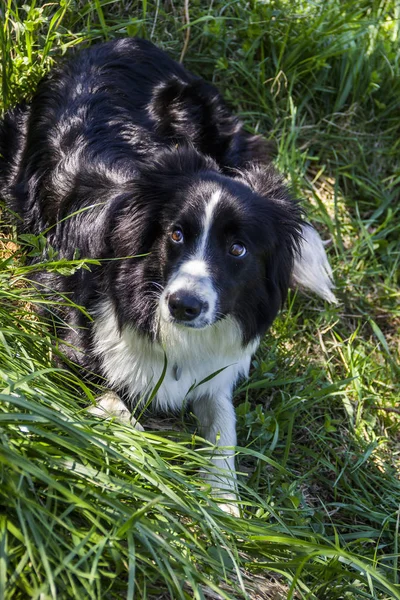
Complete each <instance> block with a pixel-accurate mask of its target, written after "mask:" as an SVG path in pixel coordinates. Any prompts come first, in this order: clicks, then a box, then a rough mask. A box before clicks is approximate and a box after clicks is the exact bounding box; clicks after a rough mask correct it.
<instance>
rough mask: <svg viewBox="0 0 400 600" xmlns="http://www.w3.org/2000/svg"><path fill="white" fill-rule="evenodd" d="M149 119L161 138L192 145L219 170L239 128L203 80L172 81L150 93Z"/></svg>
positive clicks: (239, 125) (218, 96) (210, 87)
mask: <svg viewBox="0 0 400 600" xmlns="http://www.w3.org/2000/svg"><path fill="white" fill-rule="evenodd" d="M149 115H150V117H151V119H152V121H153V123H154V127H155V130H156V131H157V133H159V134H160V135H162V136H163V137H169V138H171V139H172V140H174V141H177V142H180V141H185V142H189V143H191V144H193V145H194V146H195V147H196V148H197V149H198V150H200V152H202V153H204V154H208V155H210V156H212V157H213V158H214V159H215V160H216V161H217V162H218V163H219V164H220V165H221V166H225V163H226V160H225V157H226V156H227V155H228V154H229V152H231V146H232V144H233V140H234V139H235V138H236V136H237V133H238V131H239V130H241V128H242V126H241V123H240V122H239V121H238V119H237V118H236V117H235V116H234V115H233V114H232V113H231V111H230V110H229V109H228V108H227V106H226V105H225V102H224V100H223V98H222V97H221V95H220V94H219V92H218V90H217V89H216V88H215V87H214V86H213V85H211V84H209V83H206V82H205V81H203V80H202V79H193V80H192V81H191V82H190V83H189V82H185V81H182V80H181V79H179V78H178V77H172V78H170V79H168V80H167V81H165V82H163V83H161V84H159V85H158V86H157V87H156V88H155V89H154V91H153V94H152V99H151V101H150V105H149Z"/></svg>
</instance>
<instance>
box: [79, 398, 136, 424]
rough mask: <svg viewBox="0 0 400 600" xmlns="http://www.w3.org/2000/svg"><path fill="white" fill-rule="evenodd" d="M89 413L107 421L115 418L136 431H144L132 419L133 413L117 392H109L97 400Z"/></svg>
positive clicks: (89, 409)
mask: <svg viewBox="0 0 400 600" xmlns="http://www.w3.org/2000/svg"><path fill="white" fill-rule="evenodd" d="M88 412H89V413H90V414H92V415H96V416H98V417H104V418H105V419H109V418H111V417H115V418H116V419H118V421H121V423H129V424H130V425H132V427H134V428H135V429H138V430H139V431H144V429H143V427H142V426H141V425H140V423H139V422H138V421H137V420H136V419H135V418H134V417H132V414H131V412H130V411H129V410H128V409H127V408H126V406H125V404H124V403H123V402H122V400H121V399H120V397H119V396H118V395H117V394H116V393H115V392H111V391H109V392H106V393H105V394H103V395H102V396H100V397H99V398H97V403H96V405H95V406H91V407H90V408H88Z"/></svg>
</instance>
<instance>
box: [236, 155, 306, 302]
mask: <svg viewBox="0 0 400 600" xmlns="http://www.w3.org/2000/svg"><path fill="white" fill-rule="evenodd" d="M237 177H238V179H239V180H240V181H241V182H242V183H245V184H246V185H247V186H249V187H250V188H251V189H252V191H253V192H255V194H256V196H255V202H257V206H256V209H255V210H256V212H257V216H258V219H259V223H260V224H262V225H263V227H261V228H260V230H261V231H262V235H263V237H264V239H263V240H261V243H260V246H261V247H264V249H265V252H264V256H265V258H264V260H265V285H266V288H267V291H268V297H269V303H270V306H271V312H273V311H275V314H276V312H277V311H278V310H279V308H280V307H281V306H282V304H283V303H284V301H285V299H286V296H287V292H288V289H289V287H290V282H291V277H292V272H293V265H294V262H295V257H296V254H297V252H298V250H299V247H300V242H301V229H302V224H303V213H302V210H301V208H300V206H299V204H298V203H297V202H296V201H294V200H293V199H292V198H291V196H290V193H289V191H288V188H287V186H286V185H285V183H284V180H283V178H282V177H281V176H280V175H279V174H278V173H277V171H276V170H275V169H274V168H273V167H272V165H269V166H259V165H256V166H253V167H251V168H249V169H245V170H242V171H238V172H237Z"/></svg>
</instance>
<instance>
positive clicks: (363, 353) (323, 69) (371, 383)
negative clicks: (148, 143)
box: [0, 0, 400, 600]
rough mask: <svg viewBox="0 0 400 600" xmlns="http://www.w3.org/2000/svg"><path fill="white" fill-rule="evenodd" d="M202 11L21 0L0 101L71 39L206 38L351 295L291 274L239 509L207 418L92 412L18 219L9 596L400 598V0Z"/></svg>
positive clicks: (236, 103)
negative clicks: (321, 291)
mask: <svg viewBox="0 0 400 600" xmlns="http://www.w3.org/2000/svg"><path fill="white" fill-rule="evenodd" d="M189 17H190V37H188V28H187V24H185V20H184V7H183V3H182V2H175V3H173V4H172V3H171V4H170V3H163V2H157V3H153V2H145V1H143V2H128V1H127V0H122V1H119V2H116V1H113V0H108V1H104V0H96V1H95V2H91V3H85V2H84V0H75V1H72V0H71V1H68V0H66V1H65V2H60V3H47V2H46V3H45V2H42V1H40V2H39V1H37V2H30V3H29V4H28V3H27V4H25V5H23V4H22V3H21V2H17V0H6V2H4V3H3V5H2V6H1V8H0V53H1V56H0V59H1V102H0V108H2V109H6V108H8V107H9V106H12V105H13V104H15V103H16V102H17V101H18V100H20V99H22V98H23V97H29V95H30V94H31V93H32V91H33V90H34V89H35V86H36V84H37V82H38V81H39V79H40V78H41V77H42V75H43V74H44V73H45V72H46V70H47V69H48V68H50V67H51V65H52V64H53V62H54V60H56V58H57V56H59V55H60V54H62V53H65V52H67V51H68V49H69V48H70V47H71V46H76V45H83V44H88V43H94V42H97V41H101V40H104V39H111V38H113V37H116V36H123V35H140V36H142V37H147V38H148V39H152V41H154V42H155V43H157V44H159V45H160V46H161V47H163V48H164V49H166V50H167V51H168V52H169V53H170V54H171V55H172V56H173V57H175V58H177V59H179V56H180V55H181V52H182V49H183V48H184V45H185V39H186V40H187V39H189V43H188V45H187V48H186V51H185V52H184V54H185V56H184V63H185V65H186V66H187V67H188V68H189V69H191V70H192V71H194V72H196V73H198V74H200V75H202V76H204V77H205V78H207V79H208V80H210V81H213V82H214V83H215V84H216V85H218V87H219V88H220V89H221V90H222V92H223V93H224V95H225V96H226V98H227V99H228V100H229V102H230V103H231V104H232V106H233V107H234V108H235V109H236V110H237V112H238V113H240V115H241V117H242V119H243V120H244V121H245V123H246V125H247V126H248V128H249V129H250V130H253V131H258V132H260V133H263V134H264V135H265V136H266V137H267V138H269V139H271V141H273V142H274V144H275V146H276V163H277V165H278V167H279V168H280V169H281V170H282V171H283V172H284V173H285V174H286V176H287V178H288V180H289V181H290V183H291V185H292V187H293V189H294V191H295V193H296V194H297V195H298V196H299V197H301V198H303V199H304V205H305V206H306V208H307V210H308V212H309V215H310V218H311V219H312V220H313V222H314V223H315V224H316V226H317V227H318V229H319V230H320V231H321V233H322V235H323V237H325V238H330V239H331V240H332V243H331V245H330V247H329V256H330V260H331V262H332V265H333V268H334V272H335V279H336V283H337V295H338V297H339V299H340V304H339V305H338V306H327V305H324V304H323V302H322V301H319V300H318V299H316V298H312V297H308V296H304V295H300V293H298V292H296V293H291V294H290V297H289V300H288V303H287V308H286V309H285V311H284V312H283V313H282V315H281V316H280V318H279V319H278V320H277V321H276V323H275V325H274V327H273V330H272V331H271V333H270V334H269V335H268V336H267V337H266V338H265V340H264V341H263V343H262V347H261V348H260V351H259V352H258V353H257V356H256V357H255V359H254V362H253V369H252V372H251V376H250V379H249V381H247V382H245V383H243V384H242V385H241V386H240V388H239V389H238V391H237V394H236V406H237V415H238V433H239V444H240V447H239V448H238V470H239V472H240V473H241V475H240V484H241V497H242V499H243V516H242V518H240V519H235V518H233V517H231V516H229V515H226V514H224V513H223V512H222V511H221V510H219V508H218V505H217V503H216V501H213V500H212V499H211V498H210V497H209V493H208V492H209V490H207V489H204V485H203V484H202V481H201V478H200V477H199V474H198V472H199V470H200V469H201V467H202V466H204V464H205V463H206V461H207V450H208V448H207V447H206V445H205V444H204V442H202V441H201V440H199V439H198V438H195V437H193V435H192V434H191V432H190V427H188V428H187V429H186V430H185V431H183V432H176V431H174V432H170V433H166V434H165V435H164V434H163V435H161V434H160V432H151V431H146V432H144V433H142V432H138V431H133V430H132V429H130V428H128V427H127V426H125V425H121V424H118V423H117V422H103V421H101V420H98V419H95V418H93V417H92V418H91V417H90V416H88V415H87V414H86V412H85V410H84V407H85V406H86V405H87V404H88V403H91V402H93V401H94V398H95V396H96V393H97V390H96V389H93V388H88V387H87V385H86V384H85V382H84V381H82V379H81V378H80V376H79V374H74V373H73V372H70V371H65V370H62V369H57V368H56V367H55V366H54V355H55V354H56V353H57V344H56V341H55V340H53V339H52V338H51V335H50V333H49V332H48V330H47V329H46V328H45V326H44V325H43V324H41V323H40V322H39V320H38V318H37V317H34V316H33V314H34V311H33V310H32V308H33V305H34V304H35V303H37V302H43V301H46V300H45V299H43V298H40V297H38V295H37V294H36V293H35V292H34V291H33V290H32V289H30V287H29V284H28V283H27V281H26V276H27V274H28V272H29V268H28V267H27V266H26V265H25V264H24V255H23V252H21V250H20V247H21V246H15V245H13V244H12V243H11V242H10V239H12V237H13V232H12V230H10V228H9V226H8V225H6V224H4V226H3V230H2V231H3V235H2V241H0V245H1V248H0V263H1V265H0V380H1V389H0V409H1V412H0V437H1V447H0V503H1V511H0V598H5V599H11V598H13V599H15V598H21V599H25V598H38V599H41V600H42V599H47V598H62V599H64V598H65V599H69V598H98V599H100V598H102V599H103V598H113V599H114V598H129V599H132V598H147V599H152V600H153V599H154V600H155V599H160V600H161V599H167V598H170V599H173V600H175V599H180V598H186V599H191V598H196V599H199V600H200V599H205V600H208V599H213V598H219V597H221V598H229V599H233V598H237V599H239V598H240V599H242V598H260V597H261V598H265V599H267V598H288V599H290V598H303V599H308V600H311V599H314V600H315V599H316V600H325V599H327V600H341V599H349V600H350V599H351V600H352V599H357V600H358V599H360V600H361V599H364V598H367V599H380V600H388V599H389V598H400V585H399V584H400V574H399V531H400V512H399V511H400V482H399V477H398V475H399V459H400V443H399V441H400V427H399V421H400V419H399V396H400V367H399V351H400V347H399V333H400V331H399V329H400V302H399V295H400V294H399V287H398V284H399V282H398V272H399V262H400V241H399V240H400V224H399V223H400V208H399V203H398V195H399V183H400V166H399V155H400V142H399V140H400V120H399V113H398V105H399V98H400V44H399V41H400V40H399V37H400V36H399V27H400V21H399V19H400V5H399V4H398V2H396V1H395V0H380V1H379V2H378V1H376V0H360V1H359V2H350V1H347V2H346V1H339V0H326V1H325V2H313V3H311V2H306V1H302V0H294V1H292V2H285V1H283V0H276V1H274V2H271V3H267V2H261V1H260V2H256V1H251V2H230V3H223V2H220V1H219V0H215V1H214V2H213V3H211V2H209V3H205V2H200V1H192V2H190V3H189ZM3 216H5V215H4V213H3ZM4 221H5V222H6V221H7V219H6V218H4ZM30 241H32V240H30ZM22 242H23V243H22V247H24V244H25V245H26V242H27V240H22ZM38 243H40V242H38ZM51 268H58V269H68V268H84V266H82V265H79V264H78V265H76V264H75V265H65V264H57V262H56V264H53V265H52V267H51Z"/></svg>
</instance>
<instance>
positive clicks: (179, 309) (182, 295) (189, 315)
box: [168, 292, 205, 321]
mask: <svg viewBox="0 0 400 600" xmlns="http://www.w3.org/2000/svg"><path fill="white" fill-rule="evenodd" d="M168 308H169V312H170V313H171V315H172V316H173V317H174V319H176V320H177V321H193V320H194V319H195V318H196V317H198V316H199V314H200V313H201V311H202V310H203V309H204V308H205V303H204V302H202V301H201V300H199V299H198V298H196V296H193V295H192V294H189V293H187V292H175V293H174V294H171V295H170V297H169V298H168Z"/></svg>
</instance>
